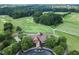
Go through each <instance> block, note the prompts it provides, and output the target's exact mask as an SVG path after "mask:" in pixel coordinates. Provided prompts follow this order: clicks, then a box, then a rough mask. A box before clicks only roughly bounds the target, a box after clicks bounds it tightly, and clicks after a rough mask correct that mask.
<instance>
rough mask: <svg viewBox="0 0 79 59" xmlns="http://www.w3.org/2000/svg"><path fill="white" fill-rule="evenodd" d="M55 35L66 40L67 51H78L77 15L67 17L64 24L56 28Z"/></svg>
mask: <svg viewBox="0 0 79 59" xmlns="http://www.w3.org/2000/svg"><path fill="white" fill-rule="evenodd" d="M56 34H57V35H60V36H65V37H66V38H67V44H68V49H69V51H72V50H78V51H79V47H78V45H79V13H71V14H69V15H67V16H66V17H65V18H64V23H63V24H61V25H59V26H58V27H57V28H56Z"/></svg>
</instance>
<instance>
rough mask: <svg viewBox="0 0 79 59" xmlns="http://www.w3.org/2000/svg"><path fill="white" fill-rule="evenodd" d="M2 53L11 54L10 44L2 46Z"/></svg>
mask: <svg viewBox="0 0 79 59" xmlns="http://www.w3.org/2000/svg"><path fill="white" fill-rule="evenodd" d="M2 54H4V55H11V54H13V52H12V46H8V47H6V48H4V49H3V50H2Z"/></svg>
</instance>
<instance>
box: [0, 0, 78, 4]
mask: <svg viewBox="0 0 79 59" xmlns="http://www.w3.org/2000/svg"><path fill="white" fill-rule="evenodd" d="M0 4H79V1H78V0H0Z"/></svg>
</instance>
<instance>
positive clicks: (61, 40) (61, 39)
mask: <svg viewBox="0 0 79 59" xmlns="http://www.w3.org/2000/svg"><path fill="white" fill-rule="evenodd" d="M57 45H61V46H62V47H64V49H66V48H67V39H66V38H65V37H59V38H58V42H57Z"/></svg>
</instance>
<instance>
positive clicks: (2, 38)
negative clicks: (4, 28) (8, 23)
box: [0, 34, 5, 42]
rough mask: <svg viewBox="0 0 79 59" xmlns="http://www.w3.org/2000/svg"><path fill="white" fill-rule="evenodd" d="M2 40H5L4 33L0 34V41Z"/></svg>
mask: <svg viewBox="0 0 79 59" xmlns="http://www.w3.org/2000/svg"><path fill="white" fill-rule="evenodd" d="M3 40H5V38H4V35H3V34H0V42H2V41H3Z"/></svg>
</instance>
